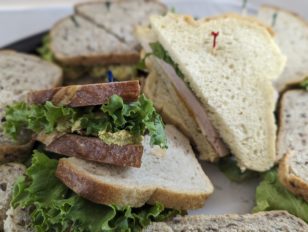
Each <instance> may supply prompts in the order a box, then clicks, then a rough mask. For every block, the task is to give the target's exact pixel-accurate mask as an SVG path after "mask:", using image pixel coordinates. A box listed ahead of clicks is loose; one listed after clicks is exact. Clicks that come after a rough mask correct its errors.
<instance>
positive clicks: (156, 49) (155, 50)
mask: <svg viewBox="0 0 308 232" xmlns="http://www.w3.org/2000/svg"><path fill="white" fill-rule="evenodd" d="M150 47H151V49H152V53H151V54H152V55H154V56H156V57H157V58H159V59H161V60H163V61H165V62H166V63H167V64H170V65H171V66H172V67H173V68H174V70H175V72H176V74H177V75H178V76H179V77H181V78H183V77H184V74H183V73H182V72H181V70H180V68H179V66H178V64H177V63H175V62H174V61H173V60H172V58H171V57H170V55H169V53H168V52H167V51H166V49H165V48H164V47H163V46H162V45H161V44H160V43H159V42H154V43H150Z"/></svg>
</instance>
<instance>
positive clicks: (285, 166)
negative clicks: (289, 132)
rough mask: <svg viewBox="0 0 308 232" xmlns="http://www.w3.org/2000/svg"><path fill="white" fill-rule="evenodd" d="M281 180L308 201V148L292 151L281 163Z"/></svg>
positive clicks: (290, 189)
mask: <svg viewBox="0 0 308 232" xmlns="http://www.w3.org/2000/svg"><path fill="white" fill-rule="evenodd" d="M279 180H280V182H281V183H282V184H283V185H284V186H285V187H286V188H287V189H288V190H289V191H291V192H292V193H294V194H295V195H297V196H299V197H302V198H304V199H305V201H307V202H308V153H307V150H301V151H290V152H288V153H287V154H286V155H285V156H284V158H283V159H282V160H281V161H280V163H279Z"/></svg>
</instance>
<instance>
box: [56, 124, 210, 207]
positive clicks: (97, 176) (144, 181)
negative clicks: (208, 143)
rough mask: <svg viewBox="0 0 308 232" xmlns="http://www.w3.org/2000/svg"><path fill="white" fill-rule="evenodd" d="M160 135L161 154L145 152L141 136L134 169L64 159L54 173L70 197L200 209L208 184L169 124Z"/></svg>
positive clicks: (148, 149)
mask: <svg viewBox="0 0 308 232" xmlns="http://www.w3.org/2000/svg"><path fill="white" fill-rule="evenodd" d="M166 133H167V139H168V149H167V151H162V150H161V149H158V148H151V147H150V146H149V139H150V138H149V136H145V139H144V154H143V156H142V165H141V167H140V168H119V167H116V166H111V165H100V164H96V163H92V162H87V161H84V160H81V159H77V158H66V159H60V161H59V165H58V168H57V171H56V175H57V176H58V177H59V178H60V179H61V180H62V181H63V182H64V184H66V185H67V186H68V187H69V188H71V189H72V190H74V191H75V192H76V193H78V194H79V195H81V196H83V197H85V198H87V199H89V200H91V201H93V202H96V203H99V204H116V205H129V206H132V207H140V206H142V205H144V204H145V203H149V204H154V203H155V202H161V203H162V204H164V206H165V207H168V208H176V209H194V208H200V207H202V206H203V205H204V202H205V200H206V199H207V198H208V196H209V195H210V194H211V193H212V192H213V185H212V184H211V182H210V180H209V179H208V177H207V176H206V175H205V174H204V172H203V170H202V168H201V166H200V164H199V163H198V161H197V159H196V158H195V155H194V153H193V151H192V149H191V147H190V144H189V141H188V140H187V139H186V137H184V136H183V135H182V134H181V133H180V132H179V131H178V130H177V129H176V128H175V127H173V126H171V125H167V126H166Z"/></svg>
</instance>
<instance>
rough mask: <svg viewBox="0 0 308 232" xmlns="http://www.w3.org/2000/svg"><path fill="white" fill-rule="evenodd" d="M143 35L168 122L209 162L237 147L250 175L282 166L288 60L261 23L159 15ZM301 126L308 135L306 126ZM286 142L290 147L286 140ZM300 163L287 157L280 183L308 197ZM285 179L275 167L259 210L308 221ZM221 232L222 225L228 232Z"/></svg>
mask: <svg viewBox="0 0 308 232" xmlns="http://www.w3.org/2000/svg"><path fill="white" fill-rule="evenodd" d="M217 32H218V33H217ZM215 35H216V36H215ZM138 36H139V38H140V40H141V42H142V45H143V47H144V49H145V50H146V51H147V52H148V54H149V55H147V56H146V58H145V59H146V63H147V64H148V69H149V71H150V74H149V76H148V79H147V82H146V84H145V93H146V94H147V95H148V96H149V97H150V98H151V99H153V101H154V103H155V105H156V107H157V109H158V110H159V111H161V112H162V115H163V117H164V119H165V120H167V121H169V122H173V123H175V124H176V125H179V128H180V129H181V130H182V131H183V133H186V134H187V135H188V137H189V138H190V139H191V141H192V143H193V144H195V145H196V148H197V150H198V151H199V153H200V158H201V159H205V160H210V161H215V160H217V159H219V158H220V157H222V156H225V155H226V154H228V152H227V151H228V148H229V149H230V153H231V154H233V155H234V156H235V158H236V159H237V161H238V166H239V167H240V168H241V169H242V170H245V169H250V170H253V171H257V172H263V171H266V170H269V169H271V168H272V167H273V166H274V163H275V161H276V159H277V156H276V149H275V147H276V136H275V134H276V123H275V118H274V114H273V113H274V110H275V97H274V96H275V90H274V88H273V86H272V83H271V80H276V79H277V78H278V77H279V75H280V73H281V72H282V70H283V68H284V64H285V57H284V56H283V55H282V53H281V52H280V50H279V48H278V47H277V45H276V44H275V42H274V38H273V36H272V34H271V31H270V30H268V29H267V28H266V27H265V26H263V25H261V24H260V23H258V22H257V21H255V20H251V19H250V18H241V17H238V16H233V15H227V16H223V17H216V18H212V19H208V20H200V21H195V20H193V19H192V18H190V17H186V16H178V15H173V14H168V15H167V16H165V17H159V16H153V17H152V18H151V29H150V28H139V29H138ZM217 36H218V37H217ZM179 38H180V39H179ZM253 41H257V43H255V42H253ZM217 44H218V45H217ZM243 44H245V46H243ZM252 54H253V56H252ZM230 57H232V59H231V58H230ZM234 57H236V59H234ZM205 64H207V65H205ZM153 85H154V86H155V87H154V88H153V87H152V86H153ZM282 104H284V103H282ZM301 106H302V105H301ZM202 108H203V109H204V110H203V111H202ZM295 112H296V111H295ZM191 115H192V116H193V118H192V117H191ZM289 117H290V115H289ZM206 118H208V120H204V119H206ZM295 120H297V125H298V127H300V128H301V130H302V132H301V133H300V134H301V135H303V134H304V130H305V128H304V127H303V125H305V122H304V121H300V122H299V120H298V118H297V119H295ZM287 121H288V122H289V118H288V119H287ZM187 122H189V124H188V123H187ZM300 125H301V126H300ZM293 128H294V126H293ZM282 130H284V129H283V126H282V128H280V134H279V141H281V138H280V137H281V133H284V134H288V135H289V136H290V134H291V133H290V132H281V131H282ZM292 131H293V132H294V129H293V130H292ZM294 133H296V132H294ZM205 139H206V140H205ZM220 140H222V141H220ZM302 140H303V139H302ZM305 141H306V139H304V142H305ZM224 142H225V144H224ZM280 143H282V144H284V146H287V144H288V143H286V140H283V141H281V142H280ZM218 144H219V146H218ZM293 145H294V144H293ZM294 146H295V145H294ZM279 147H280V145H278V153H279V152H280V151H279V149H280V148H279ZM209 151H211V152H209ZM278 156H279V155H278ZM280 157H281V156H280ZM292 157H293V158H292V159H293V161H290V158H289V156H286V157H285V159H284V161H283V162H282V163H281V164H280V167H279V174H280V181H281V182H282V183H286V182H287V183H288V184H285V185H286V186H287V187H288V188H289V189H290V188H291V187H290V185H293V187H292V188H291V191H292V192H295V193H297V194H299V195H302V196H304V198H305V197H306V192H307V188H306V186H307V182H306V183H305V176H306V175H307V169H306V168H307V165H305V160H306V158H307V156H306V154H301V155H298V156H296V158H294V156H292ZM286 160H288V163H287V164H286V162H287V161H286ZM295 160H296V162H295ZM295 164H296V168H295V167H294V166H295ZM291 165H293V168H291ZM294 170H296V171H294ZM292 172H293V173H292ZM294 172H295V173H297V174H295V173H294ZM292 180H293V182H292ZM280 181H278V177H277V174H276V171H275V169H274V170H271V171H269V172H268V173H267V174H266V175H265V178H264V181H263V182H262V183H261V185H260V187H259V188H258V190H257V202H256V203H257V206H256V207H255V209H254V211H264V210H275V209H278V210H279V209H281V210H288V211H289V212H290V213H292V214H294V215H296V216H299V217H301V218H302V219H304V220H306V221H307V218H306V215H307V209H308V208H307V204H306V203H305V202H304V201H303V200H302V199H300V198H297V197H295V196H293V195H292V193H289V191H288V190H286V189H284V187H282V185H281V184H280V183H279V182H280ZM291 182H292V184H290V183H291ZM280 190H281V191H280ZM259 216H260V215H259ZM257 218H258V217H256V219H257ZM258 219H259V218H258ZM207 220H209V219H207V218H206V217H201V218H199V219H190V218H188V219H187V220H186V219H179V221H177V220H176V223H175V224H174V226H171V225H172V223H171V224H169V226H170V227H169V229H173V230H175V231H177V230H180V229H183V228H184V229H187V228H189V229H191V230H192V229H200V228H203V227H205V226H206V221H207ZM216 220H217V219H216ZM221 220H224V219H222V218H221ZM227 221H228V222H229V220H227ZM195 222H198V223H200V224H198V223H197V225H194V223H195ZM222 224H223V223H222ZM220 226H221V225H219V223H218V225H215V226H214V227H215V228H216V227H217V228H221V229H222V228H224V226H221V227H220ZM237 226H238V228H241V226H239V225H237ZM158 228H160V227H158ZM162 228H163V227H162ZM162 228H161V229H162ZM303 231H304V229H303Z"/></svg>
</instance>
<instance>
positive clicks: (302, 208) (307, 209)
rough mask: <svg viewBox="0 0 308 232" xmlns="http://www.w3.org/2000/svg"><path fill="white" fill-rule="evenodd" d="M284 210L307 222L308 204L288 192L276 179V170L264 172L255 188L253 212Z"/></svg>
mask: <svg viewBox="0 0 308 232" xmlns="http://www.w3.org/2000/svg"><path fill="white" fill-rule="evenodd" d="M268 210H286V211H288V212H289V213H291V214H293V215H295V216H297V217H299V218H302V219H303V220H304V221H306V222H308V203H307V202H306V201H304V200H303V199H302V198H300V197H297V196H295V195H294V194H292V193H291V192H289V191H288V190H287V189H286V188H285V187H284V186H283V185H282V184H281V183H280V182H279V179H278V173H277V169H276V168H274V169H272V170H270V171H268V172H266V173H265V174H264V176H263V180H262V181H261V183H260V184H259V186H258V187H257V191H256V206H255V207H254V209H253V212H259V211H268Z"/></svg>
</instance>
